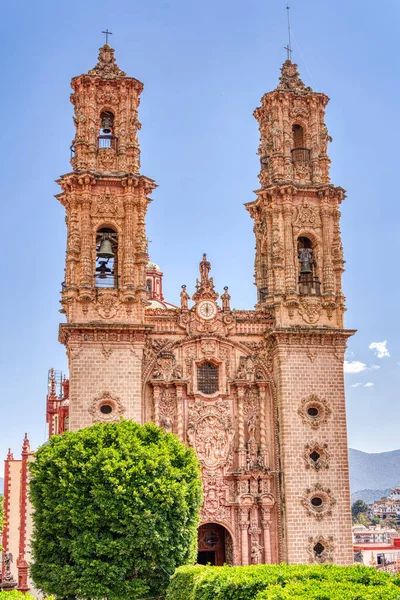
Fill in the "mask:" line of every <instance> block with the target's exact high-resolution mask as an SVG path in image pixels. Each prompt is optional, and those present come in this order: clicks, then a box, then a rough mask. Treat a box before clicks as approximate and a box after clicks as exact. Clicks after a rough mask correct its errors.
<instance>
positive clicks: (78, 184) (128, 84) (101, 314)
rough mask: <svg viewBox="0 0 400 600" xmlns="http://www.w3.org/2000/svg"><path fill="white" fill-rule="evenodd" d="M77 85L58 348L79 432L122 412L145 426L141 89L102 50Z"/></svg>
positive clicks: (65, 194)
mask: <svg viewBox="0 0 400 600" xmlns="http://www.w3.org/2000/svg"><path fill="white" fill-rule="evenodd" d="M71 85H72V89H73V93H72V94H71V102H72V104H73V106H74V111H75V115H74V123H75V127H76V132H75V138H74V140H73V142H72V145H71V165H72V172H70V173H67V174H66V175H63V176H62V177H61V178H60V179H59V180H58V183H59V185H60V186H61V189H62V192H61V193H60V194H59V195H58V196H57V198H58V200H59V201H60V202H61V204H62V205H63V206H64V207H65V211H66V224H67V250H66V265H65V279H64V282H63V283H62V291H61V304H62V310H61V312H62V313H65V315H66V319H67V323H66V324H62V325H61V326H60V340H61V341H62V342H63V343H64V344H65V345H66V349H67V354H68V358H69V372H70V382H71V383H70V420H69V423H70V429H72V430H74V429H78V428H80V427H85V426H87V425H90V424H91V423H92V422H93V421H96V420H112V419H118V418H119V417H120V415H122V414H124V415H125V416H126V417H127V418H131V419H134V420H138V421H140V419H141V398H140V377H141V372H140V368H141V367H140V365H141V358H142V356H141V353H142V350H143V345H144V333H145V331H146V326H145V324H144V308H145V305H146V304H147V303H148V300H147V292H146V265H147V263H148V254H147V238H146V228H145V216H146V211H147V206H148V204H149V202H150V199H149V197H148V196H149V194H150V193H151V192H152V190H153V189H154V188H155V187H156V185H155V182H154V181H153V180H152V179H149V178H148V177H145V176H144V175H141V174H140V150H139V144H138V137H137V134H138V130H139V129H140V127H141V125H140V122H139V120H138V107H139V103H140V94H141V92H142V90H143V84H142V83H141V82H140V81H138V80H137V79H134V78H133V77H127V75H126V73H124V71H121V69H120V68H119V67H118V66H117V64H116V61H115V58H114V50H113V49H112V48H111V47H110V46H109V45H108V44H105V45H104V46H103V47H102V48H100V53H99V58H98V63H97V65H96V66H95V67H94V69H91V70H90V71H89V72H88V74H86V75H79V76H77V77H74V78H73V79H72V82H71ZM147 329H148V327H147ZM127 379H129V380H130V382H129V385H127Z"/></svg>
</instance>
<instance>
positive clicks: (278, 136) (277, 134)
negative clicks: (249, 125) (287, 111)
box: [271, 121, 282, 152]
mask: <svg viewBox="0 0 400 600" xmlns="http://www.w3.org/2000/svg"><path fill="white" fill-rule="evenodd" d="M271 137H272V149H273V151H274V152H281V151H282V129H281V128H280V127H279V125H278V121H274V124H273V125H272V127H271Z"/></svg>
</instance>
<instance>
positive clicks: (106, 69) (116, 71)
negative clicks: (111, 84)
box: [89, 44, 126, 79]
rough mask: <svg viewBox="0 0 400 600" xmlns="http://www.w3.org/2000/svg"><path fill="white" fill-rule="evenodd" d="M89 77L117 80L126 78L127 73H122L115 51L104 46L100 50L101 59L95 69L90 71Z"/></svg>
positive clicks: (106, 45)
mask: <svg viewBox="0 0 400 600" xmlns="http://www.w3.org/2000/svg"><path fill="white" fill-rule="evenodd" d="M89 75H98V76H99V77H102V78H104V79H115V78H116V77H125V76H126V73H125V72H124V71H121V69H120V68H119V67H118V65H117V64H116V62H115V57H114V49H113V48H111V47H110V46H109V45H108V44H104V46H102V48H100V50H99V59H98V63H97V65H96V66H95V67H94V69H91V70H90V71H89Z"/></svg>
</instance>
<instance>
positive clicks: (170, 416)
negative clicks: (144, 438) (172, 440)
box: [159, 388, 176, 433]
mask: <svg viewBox="0 0 400 600" xmlns="http://www.w3.org/2000/svg"><path fill="white" fill-rule="evenodd" d="M159 413H160V424H161V426H162V427H164V429H165V431H166V432H167V433H170V432H171V431H172V430H173V426H174V423H175V418H176V400H175V397H174V396H173V394H172V390H171V389H170V388H164V389H163V391H162V394H161V398H160V401H159Z"/></svg>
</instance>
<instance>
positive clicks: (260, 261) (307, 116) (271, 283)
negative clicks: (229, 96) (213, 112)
mask: <svg viewBox="0 0 400 600" xmlns="http://www.w3.org/2000/svg"><path fill="white" fill-rule="evenodd" d="M328 101H329V99H328V97H327V96H326V95H325V94H322V93H318V92H313V91H312V89H311V88H309V87H306V86H305V85H304V83H303V82H302V81H301V79H300V76H299V73H298V71H297V65H295V64H293V63H292V62H291V61H290V60H287V61H286V62H285V63H284V65H283V67H282V75H281V78H280V83H279V85H278V87H277V88H276V89H275V90H274V91H272V92H270V93H267V94H265V95H264V96H263V98H262V100H261V106H260V107H259V108H257V109H256V111H255V113H254V116H255V118H256V119H257V121H258V124H259V129H260V136H261V140H260V146H259V150H258V153H259V155H260V163H261V171H260V174H259V179H260V183H261V189H260V190H258V191H257V192H256V193H257V200H256V201H254V202H251V203H249V204H247V208H248V210H249V211H250V214H251V215H252V217H253V218H254V232H255V235H256V259H255V281H256V286H257V293H258V303H257V308H259V309H268V310H270V311H272V312H273V314H274V316H275V319H276V323H277V325H278V324H279V325H281V326H293V325H304V324H307V325H314V324H315V325H319V326H328V327H343V313H344V310H345V306H344V296H343V293H342V283H341V282H342V273H343V270H344V268H343V265H344V260H343V250H342V244H341V238H340V228H339V220H340V212H339V206H340V204H341V202H342V200H343V199H344V197H345V193H344V190H343V189H342V188H340V187H335V186H333V185H332V184H331V183H330V177H329V165H330V159H329V157H328V154H327V149H328V142H330V141H332V138H331V137H330V135H329V133H328V130H327V127H326V125H325V121H324V115H325V107H326V105H327V104H328Z"/></svg>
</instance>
